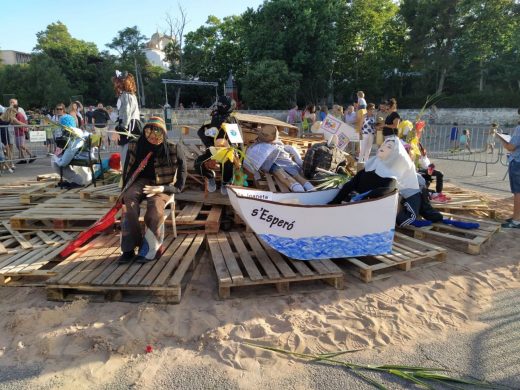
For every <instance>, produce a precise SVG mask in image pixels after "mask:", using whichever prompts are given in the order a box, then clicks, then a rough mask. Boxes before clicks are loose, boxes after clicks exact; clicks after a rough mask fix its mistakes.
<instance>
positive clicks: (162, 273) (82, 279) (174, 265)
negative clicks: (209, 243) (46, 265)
mask: <svg viewBox="0 0 520 390" xmlns="http://www.w3.org/2000/svg"><path fill="white" fill-rule="evenodd" d="M203 241H204V235H202V234H199V235H179V236H178V237H177V238H174V237H173V236H172V235H168V236H166V238H165V240H164V248H165V251H164V253H163V255H162V256H161V258H160V259H159V260H156V261H153V262H149V263H146V264H137V263H129V264H118V262H117V258H118V257H119V254H120V248H119V235H116V234H110V235H102V236H100V237H98V238H96V239H95V240H94V241H92V242H90V243H89V244H88V245H87V246H85V247H84V248H82V250H81V251H79V252H78V253H75V254H73V255H72V256H71V257H69V258H67V259H66V260H64V261H63V262H62V263H60V264H58V265H57V266H56V267H54V269H53V271H54V272H56V276H54V277H52V278H50V279H49V280H48V281H47V285H46V290H47V298H48V299H49V300H57V301H66V300H71V299H73V297H74V296H75V295H76V294H81V295H88V296H90V297H91V298H94V297H96V296H97V297H101V298H102V299H104V300H136V299H137V300H138V301H148V302H156V303H179V302H180V300H181V298H182V292H183V291H184V288H185V286H186V284H187V282H188V281H189V279H190V278H191V271H193V269H194V267H195V266H196V263H197V262H198V260H199V257H200V256H199V255H200V252H201V251H202V248H203V246H202V244H203Z"/></svg>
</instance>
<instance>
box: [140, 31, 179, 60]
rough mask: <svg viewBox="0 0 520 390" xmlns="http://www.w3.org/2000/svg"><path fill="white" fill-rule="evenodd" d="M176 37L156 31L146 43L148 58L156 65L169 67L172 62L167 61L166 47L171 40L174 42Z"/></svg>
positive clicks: (145, 50)
mask: <svg viewBox="0 0 520 390" xmlns="http://www.w3.org/2000/svg"><path fill="white" fill-rule="evenodd" d="M174 41H175V39H174V38H173V37H171V36H169V35H164V34H160V33H158V32H156V33H155V34H153V35H152V37H151V38H150V42H148V43H147V44H146V48H145V49H144V54H145V55H146V59H147V60H148V61H149V62H150V63H151V64H152V65H155V66H160V67H162V68H164V69H169V67H170V63H169V62H168V61H166V54H165V53H164V49H165V48H166V45H168V43H170V42H174Z"/></svg>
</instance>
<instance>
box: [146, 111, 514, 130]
mask: <svg viewBox="0 0 520 390" xmlns="http://www.w3.org/2000/svg"><path fill="white" fill-rule="evenodd" d="M517 110H518V109H517V108H463V109H461V108H439V109H437V110H436V111H435V112H432V110H426V112H425V114H424V115H423V119H425V120H427V121H430V123H431V122H433V123H436V124H452V123H453V122H457V123H458V124H459V125H482V126H487V125H489V124H490V123H491V122H497V123H498V124H500V126H503V127H504V126H513V125H516V124H517V123H518V120H519V119H520V116H519V115H518V112H517ZM142 111H143V113H144V114H145V116H146V117H148V116H151V115H159V116H163V111H162V110H151V109H143V110H142ZM242 112H244V113H247V114H254V115H265V116H270V117H273V118H276V119H280V120H283V121H285V119H286V117H287V111H286V110H284V111H281V110H248V111H242ZM398 112H399V114H400V115H401V117H402V118H404V119H410V120H414V119H415V117H416V116H417V114H418V113H419V109H406V110H404V109H403V110H399V111H398ZM172 113H173V114H174V115H173V124H174V125H175V124H179V125H189V126H200V125H201V124H202V123H203V122H204V121H206V120H208V119H209V110H207V109H200V110H199V109H197V110H191V109H190V110H183V111H172Z"/></svg>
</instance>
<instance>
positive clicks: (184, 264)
mask: <svg viewBox="0 0 520 390" xmlns="http://www.w3.org/2000/svg"><path fill="white" fill-rule="evenodd" d="M203 242H204V235H203V234H197V235H196V236H195V238H194V240H193V241H192V243H191V246H190V249H189V250H188V252H186V254H185V255H184V257H183V258H182V261H181V263H180V264H179V266H178V267H177V269H176V270H175V273H174V274H173V276H172V277H171V279H170V281H169V282H168V285H169V286H177V285H178V286H180V284H181V282H182V279H183V278H184V275H185V274H186V272H187V271H188V269H189V267H190V266H191V265H192V264H193V262H194V259H195V256H196V255H197V253H198V252H199V250H200V248H201V246H202V243H203Z"/></svg>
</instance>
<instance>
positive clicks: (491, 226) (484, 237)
mask: <svg viewBox="0 0 520 390" xmlns="http://www.w3.org/2000/svg"><path fill="white" fill-rule="evenodd" d="M443 215H444V217H445V218H450V219H454V220H457V221H464V222H476V223H478V224H480V227H479V228H478V229H461V228H457V227H455V226H452V225H446V224H444V223H442V222H438V223H434V224H432V225H430V226H425V227H421V228H417V227H415V226H405V227H403V228H400V229H401V231H402V232H403V233H406V234H408V235H411V236H412V237H415V238H417V239H420V240H422V239H428V240H434V241H438V242H441V243H442V245H446V246H450V247H452V248H454V249H456V250H461V251H463V252H466V253H469V254H470V255H478V254H480V251H481V250H482V247H483V246H484V245H485V244H487V243H489V242H490V241H491V238H492V237H493V236H494V235H495V233H498V232H499V231H500V224H499V223H496V222H492V221H490V220H488V219H482V218H470V217H466V216H463V215H454V214H449V213H443Z"/></svg>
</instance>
